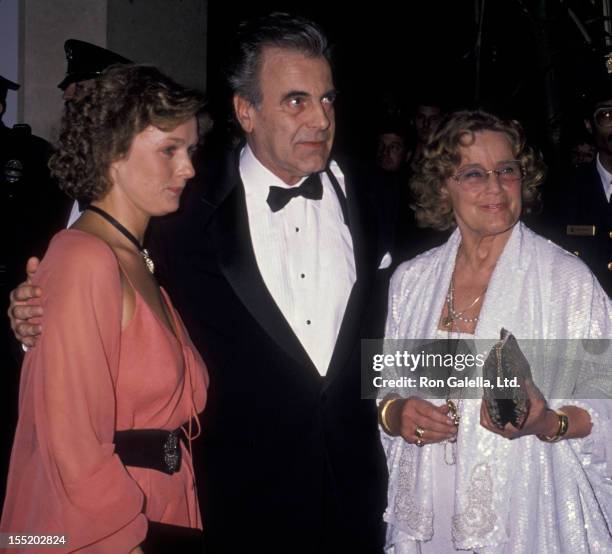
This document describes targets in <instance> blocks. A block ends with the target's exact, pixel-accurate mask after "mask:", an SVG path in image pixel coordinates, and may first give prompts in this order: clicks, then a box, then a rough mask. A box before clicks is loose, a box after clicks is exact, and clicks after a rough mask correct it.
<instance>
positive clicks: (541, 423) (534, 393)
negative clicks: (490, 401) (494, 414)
mask: <svg viewBox="0 0 612 554" xmlns="http://www.w3.org/2000/svg"><path fill="white" fill-rule="evenodd" d="M523 386H524V387H525V391H526V392H527V396H528V397H529V401H530V403H531V406H530V408H529V414H528V415H527V420H526V421H525V424H524V425H523V427H522V428H521V429H517V428H516V427H515V426H514V425H512V423H506V426H505V427H504V428H503V429H499V428H497V427H496V426H495V425H493V422H492V421H491V418H490V417H489V412H488V411H487V406H486V402H485V401H484V400H483V401H482V403H481V405H480V425H482V426H483V427H484V428H485V429H488V430H489V431H491V432H493V433H497V434H498V435H501V436H502V437H506V438H507V439H516V438H518V437H522V436H525V435H544V436H552V435H554V434H555V433H556V432H557V430H558V428H559V417H558V416H557V415H556V414H555V412H554V411H552V410H550V409H549V408H548V404H547V403H546V399H545V398H544V396H542V393H541V392H540V389H538V387H536V386H535V384H534V383H533V381H531V379H525V381H524V384H523Z"/></svg>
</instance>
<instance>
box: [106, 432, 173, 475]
mask: <svg viewBox="0 0 612 554" xmlns="http://www.w3.org/2000/svg"><path fill="white" fill-rule="evenodd" d="M181 436H182V431H181V429H180V428H179V429H175V430H174V431H166V430H164V429H131V430H129V431H115V438H114V443H115V454H117V455H118V456H119V458H121V461H122V462H123V465H126V466H131V467H144V468H148V469H155V470H157V471H163V472H164V473H167V474H168V475H172V474H173V473H176V472H177V471H179V470H180V469H181V458H182V456H181V445H180V437H181Z"/></svg>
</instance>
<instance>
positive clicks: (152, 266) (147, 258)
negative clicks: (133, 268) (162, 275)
mask: <svg viewBox="0 0 612 554" xmlns="http://www.w3.org/2000/svg"><path fill="white" fill-rule="evenodd" d="M140 254H141V255H142V257H143V258H144V261H145V265H146V266H147V269H148V270H149V273H151V274H154V273H155V264H154V263H153V260H152V259H151V256H149V251H148V250H147V249H146V248H143V249H142V250H141V251H140Z"/></svg>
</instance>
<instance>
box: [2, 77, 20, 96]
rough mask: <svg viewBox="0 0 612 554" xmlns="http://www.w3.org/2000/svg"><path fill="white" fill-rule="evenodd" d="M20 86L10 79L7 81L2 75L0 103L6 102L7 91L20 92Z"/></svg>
mask: <svg viewBox="0 0 612 554" xmlns="http://www.w3.org/2000/svg"><path fill="white" fill-rule="evenodd" d="M18 89H19V85H18V84H17V83H14V82H13V81H11V80H10V79H5V78H4V77H3V76H2V75H0V102H4V101H5V100H6V91H7V90H18Z"/></svg>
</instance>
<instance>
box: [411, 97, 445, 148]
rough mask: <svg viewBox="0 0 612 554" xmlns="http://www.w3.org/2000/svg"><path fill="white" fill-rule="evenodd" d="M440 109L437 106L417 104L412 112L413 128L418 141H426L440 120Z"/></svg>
mask: <svg viewBox="0 0 612 554" xmlns="http://www.w3.org/2000/svg"><path fill="white" fill-rule="evenodd" d="M440 114H441V110H440V108H439V107H438V106H417V109H416V111H415V113H414V128H415V129H416V133H417V138H418V139H419V142H422V143H427V142H428V141H429V135H430V134H431V133H432V131H433V130H434V129H435V128H436V125H437V124H438V122H439V121H440Z"/></svg>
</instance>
